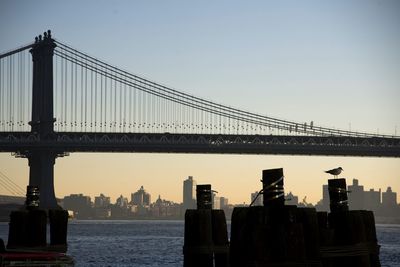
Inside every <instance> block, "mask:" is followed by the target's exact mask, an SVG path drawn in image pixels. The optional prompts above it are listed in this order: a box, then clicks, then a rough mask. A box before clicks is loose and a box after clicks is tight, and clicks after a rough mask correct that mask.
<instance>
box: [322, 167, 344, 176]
mask: <svg viewBox="0 0 400 267" xmlns="http://www.w3.org/2000/svg"><path fill="white" fill-rule="evenodd" d="M342 171H343V169H342V167H339V168H336V169H332V170H329V171H325V172H326V173H329V174H332V175H333V177H334V178H337V176H338V175H339V174H340V173H341V172H342Z"/></svg>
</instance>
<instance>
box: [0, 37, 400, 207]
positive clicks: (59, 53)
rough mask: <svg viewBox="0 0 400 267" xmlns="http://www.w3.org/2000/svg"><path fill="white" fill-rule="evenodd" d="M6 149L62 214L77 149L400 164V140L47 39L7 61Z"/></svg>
mask: <svg viewBox="0 0 400 267" xmlns="http://www.w3.org/2000/svg"><path fill="white" fill-rule="evenodd" d="M0 152H12V154H13V155H14V156H16V157H22V158H27V159H28V160H29V166H30V173H29V176H30V177H29V184H30V185H36V186H39V187H40V190H41V197H40V198H41V199H40V200H41V205H42V207H45V208H48V207H54V206H55V205H56V202H55V196H54V182H53V180H54V177H53V176H54V174H53V172H54V163H55V159H56V158H57V157H62V156H65V155H68V153H71V152H156V153H221V154H223V153H230V154H281V155H338V156H374V157H400V136H391V135H382V134H372V133H367V132H356V131H346V130H339V129H333V128H327V127H321V126H318V125H314V123H313V122H310V123H300V122H293V121H287V120H282V119H277V118H273V117H270V116H264V115H260V114H257V113H252V112H248V111H244V110H240V109H236V108H233V107H230V106H227V105H223V104H219V103H215V102H213V101H210V100H207V99H203V98H199V97H196V96H193V95H190V94H187V93H184V92H181V91H178V90H175V89H173V88H170V87H167V86H164V85H161V84H160V83H156V82H153V81H150V80H148V79H145V78H142V77H139V76H137V75H134V74H131V73H129V72H127V71H125V70H122V69H120V68H118V67H115V66H112V65H110V64H108V63H105V62H104V61H101V60H99V59H97V58H95V57H92V56H89V55H88V54H86V53H83V52H81V51H79V50H77V49H75V48H73V47H71V46H70V45H67V44H65V43H63V42H61V41H59V40H56V39H54V38H53V37H52V36H51V32H50V31H48V32H45V33H44V34H43V36H41V35H40V36H38V37H36V38H35V41H34V42H32V43H30V44H27V45H25V46H22V47H19V48H17V49H14V50H12V51H9V52H7V53H4V54H1V55H0Z"/></svg>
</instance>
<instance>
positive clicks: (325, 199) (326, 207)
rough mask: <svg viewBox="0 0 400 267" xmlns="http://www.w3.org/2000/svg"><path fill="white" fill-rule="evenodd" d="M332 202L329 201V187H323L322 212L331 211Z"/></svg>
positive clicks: (325, 185)
mask: <svg viewBox="0 0 400 267" xmlns="http://www.w3.org/2000/svg"><path fill="white" fill-rule="evenodd" d="M329 204H330V200H329V187H328V185H327V184H324V185H322V207H321V210H323V211H328V210H330V206H329Z"/></svg>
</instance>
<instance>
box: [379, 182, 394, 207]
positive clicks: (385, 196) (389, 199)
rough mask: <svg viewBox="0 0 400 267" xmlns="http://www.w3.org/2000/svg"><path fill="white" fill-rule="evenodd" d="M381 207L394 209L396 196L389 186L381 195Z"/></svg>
mask: <svg viewBox="0 0 400 267" xmlns="http://www.w3.org/2000/svg"><path fill="white" fill-rule="evenodd" d="M382 205H383V206H384V207H395V206H396V205H397V194H396V193H395V192H393V191H392V188H391V187H390V186H389V187H388V188H387V190H386V192H383V193H382Z"/></svg>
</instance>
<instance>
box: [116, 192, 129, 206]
mask: <svg viewBox="0 0 400 267" xmlns="http://www.w3.org/2000/svg"><path fill="white" fill-rule="evenodd" d="M115 206H117V207H120V208H126V207H128V198H126V197H123V196H122V195H121V196H120V197H119V198H117V200H116V201H115Z"/></svg>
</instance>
